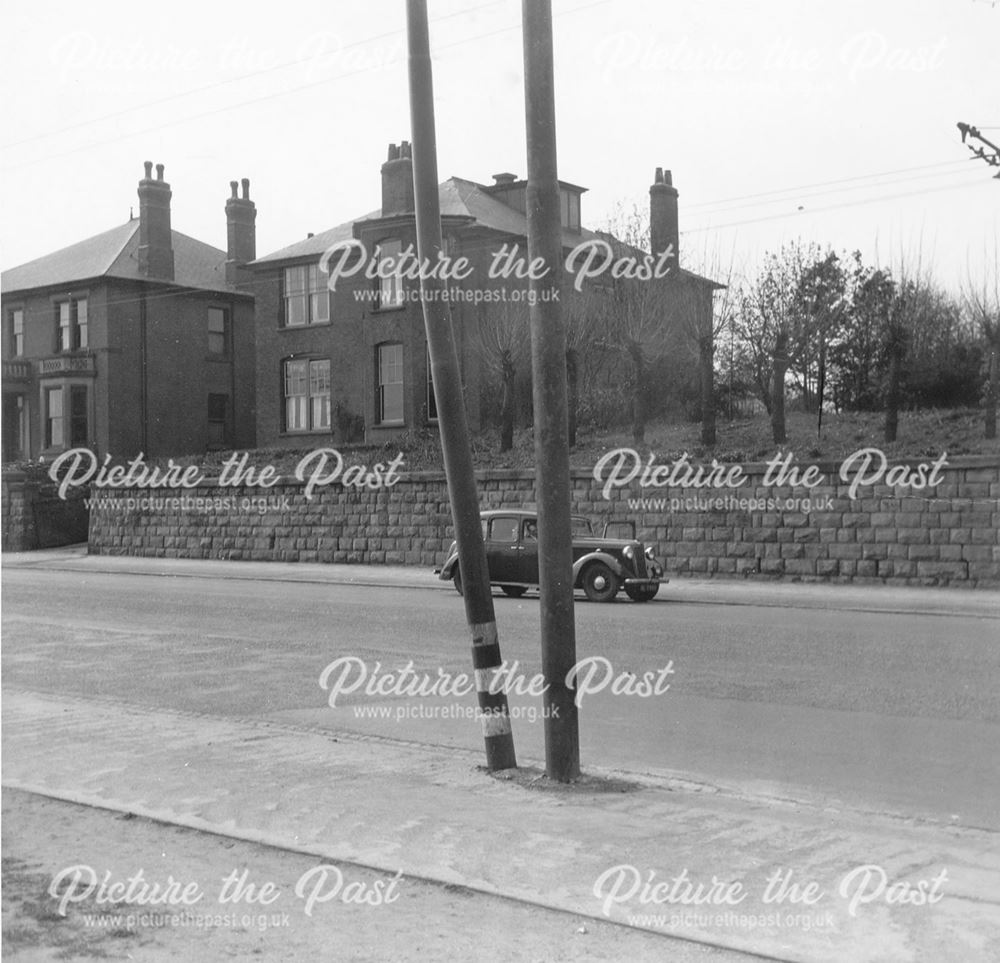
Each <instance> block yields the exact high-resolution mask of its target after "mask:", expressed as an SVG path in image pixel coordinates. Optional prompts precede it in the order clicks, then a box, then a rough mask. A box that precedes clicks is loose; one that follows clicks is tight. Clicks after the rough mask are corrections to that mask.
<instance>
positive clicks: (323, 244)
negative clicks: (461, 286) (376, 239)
mask: <svg viewBox="0 0 1000 963" xmlns="http://www.w3.org/2000/svg"><path fill="white" fill-rule="evenodd" d="M438 196H439V198H440V204H441V216H442V217H460V218H467V219H469V220H470V221H475V222H476V223H477V224H479V225H481V226H482V227H487V228H490V229H492V230H494V231H498V232H500V233H501V234H513V235H516V236H518V237H527V235H528V219H527V217H526V216H525V215H524V214H522V213H521V212H520V211H519V210H517V209H516V208H514V207H511V206H510V205H509V204H505V203H504V202H503V201H501V200H499V199H498V198H496V197H494V196H493V195H492V194H490V193H489V192H488V191H487V190H486V189H485V188H484V187H483V185H482V184H476V183H475V182H474V181H467V180H464V179H463V178H461V177H449V178H448V180H446V181H445V182H444V183H443V184H440V185H439V186H438ZM381 217H382V211H381V210H377V211H371V212H370V213H368V214H365V215H363V216H362V217H358V218H355V219H354V220H353V221H347V222H346V223H344V224H338V225H337V226H336V227H333V228H330V230H328V231H323V232H322V233H321V234H314V235H313V236H312V237H308V238H306V239H305V240H304V241H296V242H295V243H294V244H289V245H288V246H287V247H283V248H281V249H280V250H277V251H274V252H272V253H271V254H267V255H265V256H264V257H259V258H257V260H256V261H254V262H253V263H254V264H266V263H269V262H274V261H286V260H293V259H295V258H302V257H311V256H318V255H321V254H323V252H324V251H326V250H327V248H329V247H330V246H331V245H333V244H336V243H337V242H338V241H346V240H348V239H350V238H352V237H353V236H354V225H355V224H360V223H362V222H364V221H375V220H378V219H379V218H381ZM598 236H599V235H597V234H596V233H595V232H593V231H588V230H587V229H586V228H583V229H582V230H581V231H580V232H579V233H575V232H571V231H563V246H564V247H575V246H576V245H577V244H579V243H580V241H584V240H590V239H591V238H596V237H598Z"/></svg>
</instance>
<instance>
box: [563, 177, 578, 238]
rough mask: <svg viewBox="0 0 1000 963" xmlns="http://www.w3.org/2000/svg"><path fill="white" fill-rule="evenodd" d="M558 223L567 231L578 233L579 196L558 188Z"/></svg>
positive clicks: (566, 189)
mask: <svg viewBox="0 0 1000 963" xmlns="http://www.w3.org/2000/svg"><path fill="white" fill-rule="evenodd" d="M559 221H560V223H561V224H562V226H563V227H564V228H565V229H566V230H567V231H574V232H576V233H579V231H580V194H579V192H577V191H572V190H569V189H568V188H565V187H560V188H559Z"/></svg>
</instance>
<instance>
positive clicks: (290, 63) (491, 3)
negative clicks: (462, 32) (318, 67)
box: [0, 0, 505, 150]
mask: <svg viewBox="0 0 1000 963" xmlns="http://www.w3.org/2000/svg"><path fill="white" fill-rule="evenodd" d="M504 2H505V0H488V2H487V3H481V4H479V6H476V7H468V8H466V9H464V10H456V11H455V12H454V13H449V14H445V15H444V16H442V17H435V18H434V19H432V20H431V21H430V22H431V23H442V22H443V21H445V20H451V19H452V18H454V17H459V16H464V15H465V14H469V13H476V12H477V11H479V10H485V9H486V8H487V7H495V6H497V5H498V4H501V3H504ZM401 33H402V31H401V30H399V29H396V30H387V31H386V32H385V33H379V34H374V35H373V36H371V37H364V38H363V39H361V40H355V41H353V42H352V43H349V44H345V45H344V46H342V47H338V48H337V49H336V50H329V51H323V52H322V53H318V54H313V55H312V56H310V57H299V58H298V59H296V60H286V61H284V62H282V63H278V64H272V65H271V66H270V67H262V68H261V69H260V70H252V71H249V72H247V73H245V74H240V75H239V76H238V77H229V78H227V79H226V80H218V81H216V82H215V83H211V84H205V85H203V86H201V87H192V88H191V89H189V90H182V91H178V92H177V93H173V94H168V95H167V96H166V97H159V98H157V99H156V100H147V101H144V102H143V103H141V104H134V105H133V106H131V107H123V108H122V109H121V110H116V111H112V112H111V113H108V114H101V115H100V116H98V117H90V118H88V119H86V120H81V121H79V122H77V123H75V124H68V125H66V126H65V127H58V128H56V129H54V130H46V131H41V132H39V133H37V134H33V135H32V136H31V137H25V138H23V139H21V140H15V141H10V142H8V143H5V144H0V150H8V149H10V148H12V147H20V146H21V145H22V144H30V143H32V142H33V141H36V140H42V139H43V138H45V137H57V136H59V135H60V134H65V133H67V132H68V131H71V130H79V129H80V128H81V127H89V126H91V125H92V124H99V123H103V122H104V121H106V120H113V119H114V118H116V117H122V116H124V115H125V114H131V113H135V112H136V111H138V110H146V109H148V108H150V107H158V106H160V105H161V104H166V103H170V102H171V101H174V100H182V99H184V98H185V97H193V96H195V94H203V93H205V92H207V91H209V90H216V89H218V88H219V87H226V86H229V85H230V84H237V83H241V82H242V81H244V80H249V79H251V78H253V77H262V76H264V75H265V74H269V73H274V72H275V71H277V70H287V69H288V68H289V67H300V66H302V65H303V64H307V63H311V62H312V61H315V60H321V59H322V58H324V57H331V56H334V55H336V54H341V53H343V52H344V51H345V50H354V49H357V48H358V47H363V46H365V44H369V43H373V42H374V41H376V40H386V39H388V38H389V37H397V36H399V35H400V34H401ZM328 79H330V78H328Z"/></svg>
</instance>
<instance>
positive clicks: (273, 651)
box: [3, 560, 1000, 829]
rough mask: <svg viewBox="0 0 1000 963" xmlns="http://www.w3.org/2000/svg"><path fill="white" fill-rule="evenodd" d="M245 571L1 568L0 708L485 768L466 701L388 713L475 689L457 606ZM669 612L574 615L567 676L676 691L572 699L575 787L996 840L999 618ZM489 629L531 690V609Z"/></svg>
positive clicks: (670, 604) (645, 609)
mask: <svg viewBox="0 0 1000 963" xmlns="http://www.w3.org/2000/svg"><path fill="white" fill-rule="evenodd" d="M84 561H87V560H84ZM136 564H140V565H141V563H136ZM239 568H240V566H239V565H238V564H237V565H235V566H234V565H233V564H231V563H229V564H227V563H203V564H202V567H201V568H200V569H199V577H197V578H190V577H186V578H174V577H169V576H165V575H164V576H161V577H152V578H151V577H146V576H141V575H135V574H129V573H127V572H118V573H114V574H111V573H108V572H103V571H99V570H94V569H88V568H87V567H86V565H83V564H81V565H80V570H77V571H67V570H56V569H44V568H32V569H29V568H18V567H6V568H5V572H4V610H3V629H4V643H5V644H4V648H5V653H4V685H5V687H11V688H14V689H23V690H31V691H35V692H44V693H65V694H69V695H78V696H86V697H95V696H96V697H102V698H108V699H113V700H119V701H124V702H131V703H135V704H139V705H142V706H147V707H152V708H170V709H180V710H185V711H194V712H204V713H209V714H211V715H216V716H233V717H253V718H260V719H267V720H272V721H277V722H284V723H291V724H293V725H305V726H309V727H320V728H327V729H335V730H336V729H340V730H350V731H355V732H362V733H370V734H378V735H383V736H388V737H391V738H394V739H405V740H415V741H418V742H424V743H428V744H434V745H445V746H447V745H455V746H461V747H467V748H472V749H475V748H477V747H479V746H481V740H480V736H479V726H478V723H476V722H475V721H473V720H471V719H468V720H466V719H463V718H461V717H459V716H457V715H456V713H460V712H462V711H468V710H469V709H470V708H471V706H473V705H474V696H472V695H466V696H464V697H463V698H459V699H456V698H454V697H450V696H448V697H422V698H413V697H411V698H407V697H403V696H399V695H395V694H392V693H391V688H392V683H393V676H392V673H399V671H400V670H402V669H403V668H404V667H405V666H407V664H408V663H410V662H412V663H413V665H412V672H413V673H415V674H416V675H417V676H418V677H421V678H422V677H424V676H425V674H426V676H427V677H428V678H430V679H435V678H441V677H442V676H440V675H439V670H440V673H443V674H444V675H443V677H445V678H448V679H452V680H455V679H457V678H458V677H459V676H460V675H461V674H462V673H468V672H469V662H470V660H469V656H468V640H467V635H466V630H465V627H464V614H463V611H462V606H461V601H460V599H459V598H458V596H457V595H455V594H454V593H453V592H450V591H427V590H425V589H420V588H410V587H406V586H394V587H385V586H369V585H350V584H336V583H331V584H313V583H306V582H296V581H273V580H245V579H234V578H232V577H226V575H230V574H231V573H232V570H233V569H239ZM278 568H280V569H286V568H289V567H287V566H280V567H278ZM223 569H225V574H223ZM276 571H277V570H276ZM216 573H218V574H216ZM421 574H422V573H421ZM427 578H428V580H430V576H427ZM785 588H786V587H781V590H778V591H776V595H777V596H780V597H783V596H784V593H783V590H784V589H785ZM873 591H875V590H873ZM670 598H671V596H670V594H669V592H668V590H667V589H663V590H661V598H659V599H657V600H655V601H654V602H652V603H650V604H647V605H636V604H632V603H628V602H627V601H621V602H618V603H615V604H612V605H603V606H602V605H593V604H588V603H586V602H584V601H581V602H580V603H579V604H578V605H577V608H576V613H577V650H578V656H579V658H580V659H588V658H603V659H606V660H607V662H606V663H605V662H595V663H592V665H593V668H594V675H593V676H592V680H593V684H594V685H595V686H596V685H598V684H599V683H600V682H601V680H602V679H604V678H605V676H606V677H607V679H608V680H610V679H612V678H618V677H619V676H620V675H621V674H622V673H635V674H637V675H638V676H640V677H641V676H642V675H643V673H645V672H653V673H659V672H661V671H662V670H664V669H665V668H666V667H667V666H668V665H670V666H671V668H672V669H673V672H672V673H670V674H669V676H663V677H662V678H663V680H664V681H665V682H666V681H668V682H669V685H670V688H669V690H668V691H666V692H663V693H661V694H659V695H654V696H651V697H648V698H643V697H640V696H638V695H632V696H629V695H624V694H620V695H613V694H612V693H611V692H610V691H608V690H607V689H605V690H604V691H601V692H597V693H593V694H590V695H587V696H586V697H585V698H584V702H583V705H582V709H581V735H582V757H583V761H584V765H585V766H586V765H595V766H601V767H605V768H618V769H626V770H630V771H634V772H646V773H654V774H663V775H667V776H670V777H674V778H680V779H685V780H690V781H692V782H696V783H697V782H705V783H709V784H711V785H713V786H721V787H724V788H727V789H730V790H733V791H735V792H738V793H746V794H749V795H752V796H765V797H767V796H777V797H780V798H783V799H789V798H791V799H803V800H808V801H813V802H816V801H820V802H822V803H823V804H826V805H829V806H831V807H834V808H839V807H845V808H850V809H854V810H861V811H871V812H876V813H895V814H903V815H908V816H918V817H921V818H923V819H929V820H931V821H934V822H940V823H945V824H950V825H955V826H970V827H982V828H992V829H996V828H1000V812H998V808H997V806H996V799H997V798H1000V775H998V773H997V768H996V765H995V759H996V754H997V748H998V745H1000V739H998V734H1000V729H998V722H1000V694H998V692H997V691H996V688H995V685H993V684H991V679H995V678H996V676H997V669H998V663H1000V653H998V649H997V645H996V641H997V638H998V632H1000V620H998V619H997V618H996V617H995V616H994V617H990V615H989V613H984V611H983V610H982V608H981V607H980V608H979V609H973V608H971V607H970V612H971V613H972V614H969V615H962V614H960V613H958V612H955V611H952V612H950V613H949V614H928V613H925V612H917V613H910V614H908V613H902V612H899V611H838V610H837V609H835V608H834V609H830V608H809V607H798V606H797V605H795V604H794V600H793V604H791V605H788V604H782V605H781V606H776V605H774V604H750V605H718V606H716V605H709V604H691V603H686V602H683V601H670ZM496 608H497V617H498V624H499V628H500V633H501V646H502V649H503V654H504V656H505V658H506V660H507V661H508V663H514V662H515V661H516V663H517V666H516V668H515V669H514V670H513V672H512V679H520V680H522V682H523V684H525V685H526V684H527V683H528V682H529V681H530V680H531V679H532V677H533V676H534V675H535V673H537V672H538V671H539V668H540V666H539V658H538V640H537V634H538V629H537V625H538V603H537V600H535V599H532V598H530V597H529V598H524V599H520V600H510V599H506V598H503V597H498V598H497V599H496ZM345 657H348V658H352V659H355V660H358V661H356V662H352V663H351V664H350V668H351V672H353V673H354V675H352V676H350V677H346V676H345V682H346V683H350V682H352V681H356V680H357V679H359V678H360V676H361V674H362V673H366V674H367V678H366V682H368V681H370V680H371V679H372V678H373V677H374V678H378V677H379V676H381V677H382V678H383V680H384V685H385V686H387V688H384V689H383V690H382V691H383V692H389V693H390V694H389V695H385V696H379V695H365V694H364V693H363V691H360V690H359V691H356V692H353V693H341V694H340V696H339V697H337V698H336V699H335V702H336V704H335V706H333V707H331V705H330V704H329V703H330V695H331V693H330V691H329V688H330V683H331V680H333V679H336V678H338V673H339V672H340V671H346V669H338V670H336V671H334V672H332V673H331V674H330V676H329V678H328V680H327V682H328V685H327V688H326V689H324V688H323V687H321V685H320V677H321V674H322V673H323V671H324V669H326V668H327V667H328V666H330V665H331V663H334V662H335V660H338V659H342V658H345ZM397 678H398V676H397ZM362 688H363V687H362ZM511 705H512V707H513V709H514V712H515V722H514V726H515V740H516V745H517V749H518V754H519V758H520V759H521V760H522V761H524V760H531V759H536V760H537V759H540V758H542V757H543V741H542V723H541V720H540V719H538V718H537V714H538V712H539V711H540V707H541V700H540V699H538V698H531V697H528V696H521V695H518V694H516V693H513V694H512V695H511ZM365 713H367V715H365ZM449 713H450V715H449ZM532 716H535V718H534V719H532Z"/></svg>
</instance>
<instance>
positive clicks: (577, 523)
mask: <svg viewBox="0 0 1000 963" xmlns="http://www.w3.org/2000/svg"><path fill="white" fill-rule="evenodd" d="M481 518H482V520H483V538H484V539H485V541H486V561H487V564H488V566H489V571H490V584H491V585H497V586H499V587H500V588H501V589H502V590H503V592H504V594H505V595H510V596H512V597H514V598H517V597H519V596H521V595H524V593H525V592H526V591H527V590H528V589H529V588H537V587H538V515H537V513H536V512H529V511H522V510H508V509H498V510H495V511H488V512H483V513H482V515H481ZM572 524H573V585H574V587H575V588H580V589H583V591H584V592H585V593H586V594H587V598H588V599H590V600H591V601H592V602H610V601H611V600H612V599H613V598H614V597H615V596H616V595H617V594H618V592H619V590H620V589H623V588H624V589H625V594H626V595H628V597H629V598H630V599H632V600H633V601H634V602H648V601H649V600H650V599H651V598H653V597H654V596H655V595H656V593H657V592H658V591H659V588H660V582H665V581H667V580H666V579H665V578H663V567H662V566H661V565H660V564H659V563H658V562H657V561H656V559H655V558H654V557H653V550H652V549H651V548H644V547H643V544H642V542H640V541H637V540H636V538H635V535H634V531H633V530H632V529H631V527H630V528H629V532H628V535H629V536H631V537H624V538H608V537H606V536H607V534H608V528H607V527H606V528H605V533H604V534H605V537H603V538H598V537H596V536H595V535H594V532H593V529H592V527H591V524H590V521H589V519H586V518H584V517H583V516H580V515H574V516H573V518H572ZM626 524H629V523H626ZM435 572H436V573H438V577H439V578H441V579H442V580H443V581H448V580H449V579H450V580H451V581H453V582H454V583H455V588H456V589H457V590H458V592H459V594H461V592H462V574H461V572H460V571H459V568H458V549H457V545H456V543H455V542H452V543H451V548H450V549H449V550H448V557H447V559H446V560H445V563H444V565H442V566H441V568H440V569H435Z"/></svg>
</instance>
